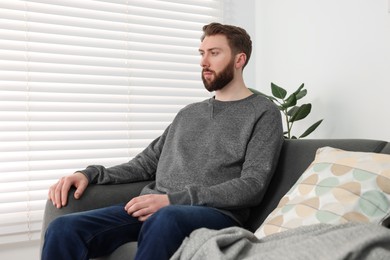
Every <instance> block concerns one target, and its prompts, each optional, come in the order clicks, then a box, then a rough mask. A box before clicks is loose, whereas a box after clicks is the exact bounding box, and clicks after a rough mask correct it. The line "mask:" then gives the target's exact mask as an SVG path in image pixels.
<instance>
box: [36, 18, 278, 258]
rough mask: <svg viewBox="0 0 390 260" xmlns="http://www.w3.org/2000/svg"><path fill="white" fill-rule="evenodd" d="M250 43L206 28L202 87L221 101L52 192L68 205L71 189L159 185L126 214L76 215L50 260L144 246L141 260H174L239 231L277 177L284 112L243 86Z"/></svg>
mask: <svg viewBox="0 0 390 260" xmlns="http://www.w3.org/2000/svg"><path fill="white" fill-rule="evenodd" d="M251 51H252V42H251V39H250V36H249V35H248V34H247V32H246V31H245V30H244V29H242V28H239V27H236V26H232V25H222V24H219V23H211V24H208V25H205V26H204V27H203V36H202V38H201V44H200V47H199V53H200V56H201V61H200V65H201V67H202V80H203V83H204V85H205V87H206V89H207V90H208V91H210V92H215V96H214V97H212V98H210V99H207V100H205V101H203V102H199V103H194V104H191V105H188V106H186V107H185V108H183V109H182V110H180V111H179V113H178V114H177V115H176V117H175V119H174V120H173V122H172V123H171V124H170V125H169V126H168V128H167V129H166V130H165V131H164V133H163V134H162V135H161V136H160V137H158V138H157V139H155V140H154V141H153V142H152V143H151V144H150V145H149V146H148V147H146V149H145V150H144V151H143V152H141V153H140V154H138V155H137V156H136V157H135V158H133V159H132V160H130V161H129V162H127V163H124V164H121V165H117V166H114V167H110V168H105V167H104V166H100V165H91V166H88V167H87V168H86V169H85V170H82V171H79V172H76V173H74V174H72V175H69V176H66V177H63V178H62V179H60V180H59V181H58V182H57V183H56V184H54V185H53V186H52V187H50V190H49V199H50V200H51V201H52V202H53V205H54V206H56V207H57V208H61V207H63V206H66V204H67V196H68V192H69V189H70V187H71V186H75V187H76V188H77V189H76V192H75V197H76V199H77V198H80V197H81V196H82V194H83V192H84V190H85V189H86V188H87V187H88V184H118V183H128V182H135V181H141V180H153V182H152V183H151V184H149V185H147V186H146V187H145V188H144V189H143V190H142V192H141V194H140V195H139V196H138V197H135V198H133V199H131V200H130V201H129V202H128V203H126V204H123V205H113V206H111V207H107V208H102V209H97V210H92V211H87V212H82V213H76V214H69V215H65V216H62V217H59V218H57V219H55V220H54V221H53V222H52V223H51V224H50V225H49V227H48V229H47V231H46V234H45V242H44V246H43V250H42V259H67V260H69V259H89V258H94V257H98V256H103V255H106V254H109V253H110V252H112V251H113V250H115V249H116V248H117V247H119V246H120V245H122V244H124V243H127V242H129V241H138V249H137V254H136V259H142V260H145V259H153V260H154V259H169V258H170V257H171V256H172V255H173V254H174V252H175V251H176V250H177V249H178V248H179V246H180V244H181V242H182V241H183V239H184V238H185V237H186V236H189V235H190V233H191V232H192V231H193V230H195V229H198V228H210V229H222V228H227V227H231V226H241V225H243V224H244V223H245V221H246V220H247V219H248V217H249V211H250V207H253V206H255V205H258V204H259V203H260V202H261V200H262V197H263V194H264V192H265V190H266V188H267V185H268V183H269V181H270V179H271V177H272V174H273V171H274V169H275V164H276V162H277V160H278V156H279V153H280V149H281V146H282V142H283V130H282V123H281V116H280V112H279V110H278V108H277V107H276V106H275V105H274V104H273V103H272V102H270V101H269V100H267V99H266V98H264V97H262V96H259V95H255V94H253V93H252V92H251V91H250V90H249V89H248V88H247V87H246V86H245V83H244V80H243V69H244V67H245V66H246V64H247V63H248V61H249V58H250V55H251Z"/></svg>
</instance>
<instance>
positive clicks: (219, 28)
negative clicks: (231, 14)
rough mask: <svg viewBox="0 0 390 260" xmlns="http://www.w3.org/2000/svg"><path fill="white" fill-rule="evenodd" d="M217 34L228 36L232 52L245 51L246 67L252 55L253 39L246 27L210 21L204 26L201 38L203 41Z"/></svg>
mask: <svg viewBox="0 0 390 260" xmlns="http://www.w3.org/2000/svg"><path fill="white" fill-rule="evenodd" d="M217 34H222V35H225V36H226V38H227V40H228V43H229V46H230V48H231V49H232V53H233V54H234V55H235V54H238V53H241V52H243V53H245V55H246V62H245V64H244V67H245V66H246V64H248V61H249V58H250V57H251V53H252V41H251V37H250V36H249V34H248V33H247V32H246V31H245V30H244V29H242V28H240V27H237V26H233V25H226V24H220V23H210V24H207V25H205V26H203V35H202V37H201V38H200V39H201V41H203V40H204V38H205V37H206V36H213V35H217Z"/></svg>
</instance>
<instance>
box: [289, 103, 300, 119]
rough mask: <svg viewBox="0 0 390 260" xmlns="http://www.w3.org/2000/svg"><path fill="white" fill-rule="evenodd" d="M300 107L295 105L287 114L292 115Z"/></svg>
mask: <svg viewBox="0 0 390 260" xmlns="http://www.w3.org/2000/svg"><path fill="white" fill-rule="evenodd" d="M298 109H299V106H295V107H293V108H291V109H290V110H288V111H287V115H288V116H290V117H292V116H293V115H294V114H295V113H296V112H297V111H298Z"/></svg>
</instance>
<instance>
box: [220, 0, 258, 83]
mask: <svg viewBox="0 0 390 260" xmlns="http://www.w3.org/2000/svg"><path fill="white" fill-rule="evenodd" d="M255 2H256V1H255V0H225V6H224V8H225V17H224V19H225V22H224V23H226V24H232V25H235V26H239V27H242V28H244V29H245V30H246V31H247V32H248V34H249V35H250V36H251V39H252V44H253V51H252V55H251V58H250V60H249V63H248V64H247V66H246V67H245V69H244V79H245V84H246V86H247V87H250V88H256V20H255V14H256V9H255Z"/></svg>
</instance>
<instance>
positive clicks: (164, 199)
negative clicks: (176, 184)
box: [125, 194, 169, 221]
mask: <svg viewBox="0 0 390 260" xmlns="http://www.w3.org/2000/svg"><path fill="white" fill-rule="evenodd" d="M168 205H169V199H168V195H165V194H148V195H142V196H138V197H135V198H133V199H132V200H130V201H129V202H128V203H127V204H126V206H125V210H126V211H127V213H128V214H129V215H132V216H133V217H135V218H138V220H139V221H145V220H147V219H148V218H149V217H150V216H151V215H152V214H153V213H155V212H156V211H157V210H159V209H161V208H162V207H165V206H168Z"/></svg>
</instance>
